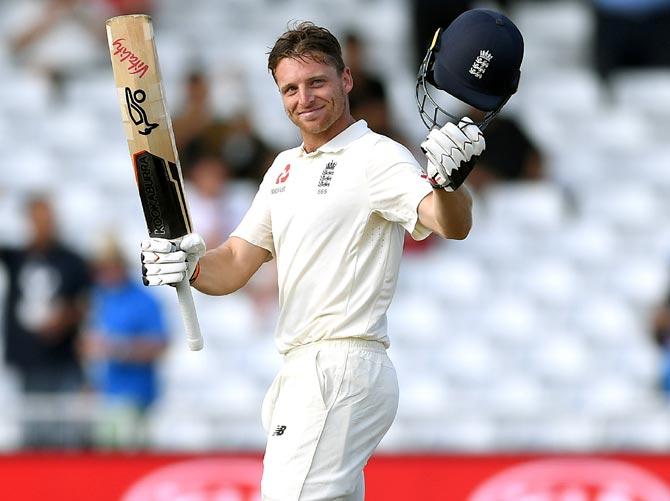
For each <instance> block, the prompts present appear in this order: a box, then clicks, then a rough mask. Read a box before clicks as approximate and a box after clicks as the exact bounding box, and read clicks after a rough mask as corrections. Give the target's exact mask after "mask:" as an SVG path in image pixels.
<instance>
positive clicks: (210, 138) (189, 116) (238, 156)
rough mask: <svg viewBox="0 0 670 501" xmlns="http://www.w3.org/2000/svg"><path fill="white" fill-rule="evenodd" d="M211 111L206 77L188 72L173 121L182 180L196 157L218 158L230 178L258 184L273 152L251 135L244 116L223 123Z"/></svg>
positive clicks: (251, 129) (250, 127) (248, 123)
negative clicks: (180, 107) (247, 179)
mask: <svg viewBox="0 0 670 501" xmlns="http://www.w3.org/2000/svg"><path fill="white" fill-rule="evenodd" d="M213 110H214V107H213V106H212V103H211V100H210V89H209V82H208V80H207V75H206V74H204V73H202V72H201V71H193V72H191V74H190V75H189V76H188V78H187V84H186V98H185V103H184V106H183V108H182V110H181V111H180V112H179V113H178V114H177V116H176V117H175V119H174V121H173V127H174V133H175V141H176V142H177V148H178V149H179V156H180V159H181V163H182V167H183V168H184V172H185V175H186V177H189V175H190V170H191V167H192V165H193V164H194V163H195V162H196V161H197V160H198V159H199V158H200V157H202V156H218V157H221V158H222V159H223V160H224V161H225V162H226V163H227V164H228V165H229V167H230V175H231V177H235V178H249V179H253V180H255V181H258V182H259V183H260V180H261V178H262V177H263V174H264V173H265V170H266V169H267V167H268V166H269V164H270V162H271V160H272V159H271V158H270V156H271V155H273V152H272V151H271V150H270V149H269V148H268V147H267V146H266V145H265V144H264V143H263V141H262V140H261V139H260V138H259V137H258V136H257V135H256V134H255V132H254V130H253V128H252V126H251V122H250V120H249V118H248V117H247V116H246V115H245V114H241V115H238V116H236V117H234V118H233V119H231V120H224V119H223V118H221V117H217V116H216V114H215V113H214V111H213ZM268 159H269V160H268Z"/></svg>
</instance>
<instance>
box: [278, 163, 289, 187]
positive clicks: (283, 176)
mask: <svg viewBox="0 0 670 501" xmlns="http://www.w3.org/2000/svg"><path fill="white" fill-rule="evenodd" d="M290 173H291V164H286V167H284V170H283V171H281V173H280V174H279V175H278V176H277V180H276V181H275V184H282V183H285V182H286V180H287V179H288V176H289V174H290Z"/></svg>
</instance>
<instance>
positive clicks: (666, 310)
mask: <svg viewBox="0 0 670 501" xmlns="http://www.w3.org/2000/svg"><path fill="white" fill-rule="evenodd" d="M652 322H653V323H652V329H653V335H654V340H655V341H656V344H657V345H658V347H659V349H660V350H661V355H662V363H661V380H660V381H659V386H660V387H661V389H662V390H663V392H664V393H665V394H666V395H668V396H670V295H669V296H668V297H667V298H666V300H665V302H664V303H663V304H662V305H660V306H659V307H658V308H657V309H656V312H655V313H654V317H653V321H652Z"/></svg>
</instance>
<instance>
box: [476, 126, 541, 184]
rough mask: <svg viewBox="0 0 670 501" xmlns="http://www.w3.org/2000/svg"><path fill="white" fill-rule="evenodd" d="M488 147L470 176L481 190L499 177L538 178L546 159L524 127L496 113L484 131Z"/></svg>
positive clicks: (529, 179) (511, 179)
mask: <svg viewBox="0 0 670 501" xmlns="http://www.w3.org/2000/svg"><path fill="white" fill-rule="evenodd" d="M484 137H485V138H486V150H484V153H483V154H482V156H481V157H480V159H479V160H478V161H477V165H476V167H475V168H474V170H473V171H472V173H471V174H470V177H469V178H468V186H471V187H472V188H473V189H475V190H477V191H479V190H482V189H484V188H486V187H487V186H488V185H490V184H492V183H495V182H499V181H537V180H540V179H542V178H543V177H544V170H545V169H544V166H543V163H544V159H543V156H542V153H541V152H540V150H539V149H538V147H537V146H536V145H535V144H534V143H533V142H532V140H531V139H530V138H529V137H528V135H527V134H526V133H525V131H524V130H523V128H522V127H521V126H520V125H519V124H518V123H517V121H516V120H515V119H513V118H512V117H510V116H497V117H496V118H495V119H494V120H493V121H492V122H491V123H490V124H489V126H488V127H487V128H486V130H485V131H484Z"/></svg>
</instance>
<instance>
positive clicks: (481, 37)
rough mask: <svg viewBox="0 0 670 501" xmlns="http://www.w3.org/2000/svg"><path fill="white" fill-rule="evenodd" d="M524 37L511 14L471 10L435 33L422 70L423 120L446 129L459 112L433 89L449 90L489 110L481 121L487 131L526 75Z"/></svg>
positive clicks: (419, 99)
mask: <svg viewBox="0 0 670 501" xmlns="http://www.w3.org/2000/svg"><path fill="white" fill-rule="evenodd" d="M522 59H523V37H522V35H521V32H520V31H519V29H518V28H517V27H516V26H515V25H514V23H513V22H512V21H511V20H510V19H508V18H507V17H506V16H504V15H503V14H501V13H499V12H495V11H493V10H488V9H472V10H468V11H466V12H464V13H463V14H461V15H460V16H458V17H457V18H456V19H454V21H453V22H452V23H451V24H450V25H449V26H448V27H447V28H446V29H444V30H442V29H438V30H437V31H436V32H435V36H434V37H433V41H432V43H431V45H430V48H429V49H428V52H427V53H426V56H425V58H424V60H423V62H422V64H421V67H420V68H419V74H418V77H417V84H416V100H417V105H418V107H419V114H420V115H421V119H422V120H423V123H424V124H426V127H428V128H429V129H431V128H433V127H436V126H437V127H442V126H443V125H444V124H445V123H446V122H448V121H451V120H455V121H457V122H458V120H459V118H460V117H456V116H454V115H453V114H452V113H449V112H448V111H447V110H446V109H444V108H443V107H442V106H441V105H440V104H438V101H439V99H437V98H436V96H434V95H433V94H431V91H432V92H436V90H435V89H437V91H444V92H447V93H448V94H450V95H451V96H453V97H455V98H457V99H459V100H461V101H463V102H465V103H466V104H468V105H470V106H473V107H474V108H477V109H478V110H481V111H483V112H486V115H485V117H484V119H483V120H482V121H480V122H478V123H477V125H478V126H479V128H480V129H484V128H485V127H486V125H488V123H489V122H490V121H491V120H493V118H494V117H495V116H496V115H497V114H498V112H499V111H500V110H501V109H502V107H503V106H504V105H505V103H506V102H507V101H508V100H509V98H510V97H511V96H512V95H513V94H514V93H515V92H516V90H517V88H518V86H519V77H520V75H521V72H520V67H521V61H522Z"/></svg>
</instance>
